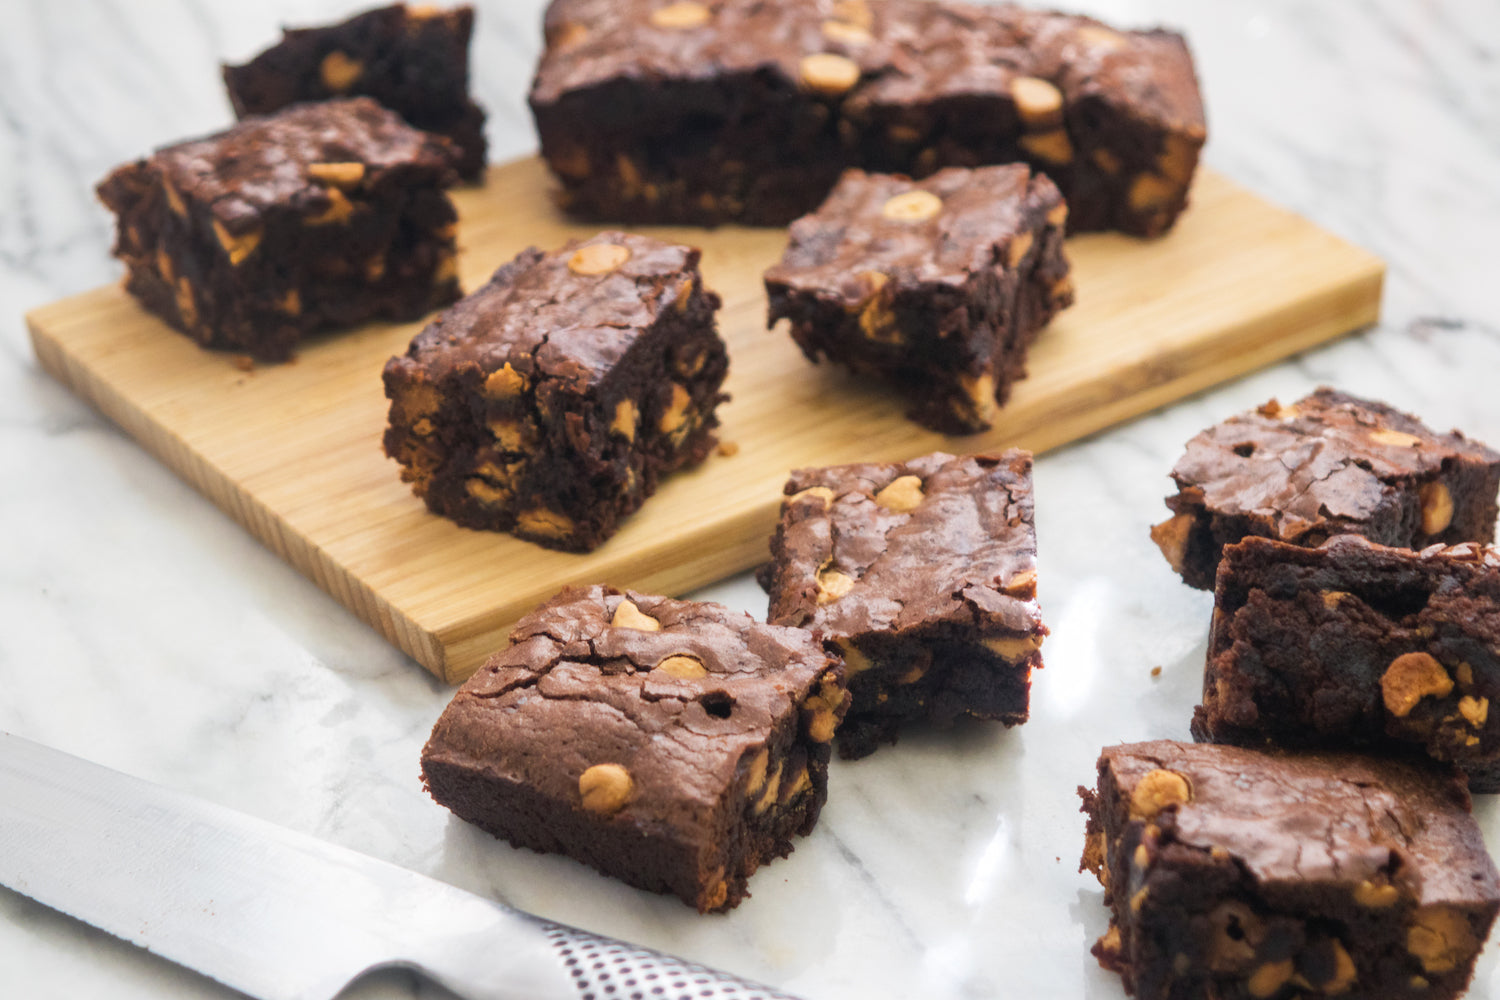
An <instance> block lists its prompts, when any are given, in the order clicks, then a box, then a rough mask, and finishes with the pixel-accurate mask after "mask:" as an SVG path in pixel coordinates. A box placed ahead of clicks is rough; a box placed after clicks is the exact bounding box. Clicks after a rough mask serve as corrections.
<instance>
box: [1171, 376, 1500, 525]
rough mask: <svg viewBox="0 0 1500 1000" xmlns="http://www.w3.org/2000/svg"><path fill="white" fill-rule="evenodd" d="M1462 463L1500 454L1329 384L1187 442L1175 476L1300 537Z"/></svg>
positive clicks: (1366, 511)
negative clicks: (1401, 484) (1399, 486)
mask: <svg viewBox="0 0 1500 1000" xmlns="http://www.w3.org/2000/svg"><path fill="white" fill-rule="evenodd" d="M1460 459H1467V460H1469V461H1476V462H1482V463H1486V464H1490V463H1494V462H1500V454H1496V453H1495V452H1493V451H1491V450H1490V449H1488V448H1486V447H1485V446H1484V445H1482V444H1478V443H1477V442H1473V441H1469V440H1467V439H1465V437H1464V436H1463V435H1462V434H1460V433H1459V432H1457V431H1452V432H1450V433H1447V434H1439V433H1437V432H1435V431H1433V430H1431V429H1430V428H1428V427H1427V426H1425V425H1424V424H1423V423H1422V422H1421V421H1419V420H1417V419H1416V418H1415V417H1413V416H1411V415H1409V414H1406V413H1402V412H1401V411H1399V410H1396V409H1394V408H1392V407H1390V406H1387V405H1385V404H1384V403H1377V402H1372V401H1369V400H1364V399H1359V398H1356V397H1354V396H1349V395H1346V394H1344V393H1341V392H1336V391H1335V390H1333V389H1329V388H1326V387H1325V388H1320V389H1318V390H1317V391H1316V392H1314V393H1313V394H1312V395H1311V396H1308V397H1307V398H1305V399H1301V400H1298V401H1297V402H1296V403H1294V404H1292V405H1291V406H1283V405H1281V404H1279V403H1277V402H1276V401H1275V400H1272V401H1271V402H1269V403H1267V404H1265V405H1264V406H1262V407H1260V408H1259V409H1257V410H1255V411H1254V412H1251V413H1245V414H1240V415H1238V416H1234V417H1230V418H1229V419H1228V420H1226V421H1224V422H1223V423H1221V424H1218V425H1217V426H1214V427H1211V428H1209V429H1208V430H1206V431H1204V432H1203V433H1201V434H1199V435H1198V436H1197V437H1195V438H1193V439H1192V440H1191V441H1189V442H1188V446H1187V453H1186V454H1185V455H1184V456H1183V457H1182V459H1181V460H1180V461H1179V462H1178V463H1177V466H1176V467H1175V468H1174V469H1173V470H1172V478H1173V479H1174V480H1176V482H1177V485H1178V488H1179V489H1181V490H1183V491H1188V490H1192V491H1195V492H1196V493H1198V494H1199V495H1200V497H1201V502H1202V504H1203V505H1204V506H1206V507H1207V508H1208V509H1210V510H1213V511H1216V512H1218V513H1221V514H1253V515H1257V516H1262V517H1266V518H1269V520H1270V521H1271V523H1273V524H1274V525H1275V526H1276V528H1277V534H1278V536H1279V537H1281V538H1285V539H1288V540H1295V539H1297V538H1299V537H1301V536H1303V535H1305V534H1307V533H1308V532H1310V531H1313V530H1316V529H1319V528H1326V527H1327V526H1328V525H1329V524H1330V522H1333V523H1337V522H1359V521H1364V520H1366V519H1368V518H1370V517H1371V516H1372V515H1373V514H1374V513H1375V512H1376V511H1378V510H1380V509H1381V508H1382V507H1383V506H1385V505H1387V504H1389V503H1390V502H1391V501H1390V497H1391V489H1392V485H1391V484H1393V483H1395V482H1396V481H1398V480H1402V479H1409V478H1411V477H1414V476H1415V477H1421V476H1423V475H1425V474H1429V473H1436V472H1437V471H1438V470H1439V469H1441V468H1444V467H1445V466H1447V465H1450V464H1452V463H1453V462H1454V461H1455V460H1460Z"/></svg>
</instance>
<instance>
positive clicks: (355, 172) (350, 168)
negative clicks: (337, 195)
mask: <svg viewBox="0 0 1500 1000" xmlns="http://www.w3.org/2000/svg"><path fill="white" fill-rule="evenodd" d="M307 176H309V177H311V178H312V179H313V180H315V181H319V182H321V183H323V184H332V185H334V186H335V187H341V188H352V187H357V186H358V185H359V183H360V182H361V181H363V180H364V179H365V165H364V164H363V163H309V164H308V165H307Z"/></svg>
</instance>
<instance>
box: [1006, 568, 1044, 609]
mask: <svg viewBox="0 0 1500 1000" xmlns="http://www.w3.org/2000/svg"><path fill="white" fill-rule="evenodd" d="M1001 589H1002V590H1003V591H1005V593H1007V594H1009V595H1010V596H1011V597H1019V598H1020V599H1021V600H1023V601H1029V600H1031V599H1032V598H1033V597H1035V596H1036V570H1034V569H1023V570H1022V571H1021V572H1019V573H1017V574H1016V575H1015V576H1013V577H1011V578H1010V579H1009V580H1007V581H1005V586H1004V587H1002V588H1001Z"/></svg>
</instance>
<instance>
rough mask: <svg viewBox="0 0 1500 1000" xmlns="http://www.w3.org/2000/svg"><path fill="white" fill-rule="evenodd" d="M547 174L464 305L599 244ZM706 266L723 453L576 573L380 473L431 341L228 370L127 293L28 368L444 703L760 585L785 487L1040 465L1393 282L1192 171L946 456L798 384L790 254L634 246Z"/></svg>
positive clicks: (378, 344)
mask: <svg viewBox="0 0 1500 1000" xmlns="http://www.w3.org/2000/svg"><path fill="white" fill-rule="evenodd" d="M549 188H550V182H549V180H548V178H547V175H546V172H545V170H544V168H543V167H542V165H541V164H540V162H539V161H537V160H534V159H527V160H521V161H517V162H515V163H511V164H507V165H505V166H499V167H495V168H492V170H491V172H490V175H489V179H488V183H487V184H486V185H485V186H484V187H482V188H469V189H464V190H461V191H458V192H457V193H456V194H455V200H456V201H457V202H458V205H459V212H460V215H461V218H462V222H461V229H460V242H461V245H462V256H461V268H460V270H461V274H462V278H463V281H464V287H465V288H475V287H478V286H479V285H480V284H481V283H482V282H483V281H484V280H485V279H486V278H487V277H488V276H489V274H490V272H491V271H492V270H493V269H494V268H496V267H498V266H499V265H500V264H502V263H504V262H505V261H507V260H509V259H510V258H511V257H512V256H514V255H515V253H516V252H517V251H519V250H521V249H522V248H524V247H526V246H529V245H537V246H541V247H543V248H552V247H555V246H558V245H560V244H562V243H563V242H565V241H566V240H568V239H570V238H573V237H580V236H587V235H591V234H592V233H593V232H595V231H597V229H598V228H599V227H596V226H579V225H574V224H570V223H569V222H567V221H566V220H565V219H563V218H562V217H561V216H560V215H558V214H557V212H556V211H555V210H554V209H553V208H552V205H551V201H550V199H549V197H548V191H549ZM641 231H642V232H648V233H651V234H653V235H657V236H659V237H662V238H666V239H673V240H678V241H681V242H685V243H692V244H695V245H697V246H700V247H702V248H703V272H704V277H705V283H706V284H707V285H708V286H709V287H710V288H713V289H714V290H715V291H717V292H719V293H720V295H722V296H723V298H724V309H723V312H722V313H721V314H720V326H721V330H722V333H723V335H724V337H725V340H726V341H727V342H728V344H729V351H730V359H731V364H730V375H729V382H728V386H727V388H728V390H729V392H730V393H731V394H732V395H733V399H732V401H731V402H730V403H728V404H727V405H725V406H724V407H722V408H721V409H720V415H721V418H722V420H723V427H722V428H721V430H720V439H721V440H722V441H726V442H732V443H733V444H734V445H737V446H738V451H737V453H735V454H733V455H732V456H726V455H715V456H713V457H711V458H710V459H709V460H708V461H707V462H706V463H705V464H704V465H703V466H701V467H700V468H698V469H696V470H693V471H691V472H687V473H681V474H678V475H675V476H673V477H671V478H669V479H668V480H667V481H666V482H665V483H663V485H662V488H661V490H660V491H659V492H658V493H657V495H656V496H655V497H653V498H652V499H650V500H648V501H647V503H646V505H645V507H644V508H642V510H641V511H640V512H639V513H637V514H636V515H634V516H633V517H632V518H630V519H629V520H628V521H627V522H626V524H625V526H624V527H623V528H622V529H621V531H620V532H619V534H617V535H616V536H615V537H614V538H613V539H611V540H610V541H609V542H607V543H606V544H605V545H604V546H602V547H601V548H600V549H599V550H597V551H595V552H593V553H591V554H588V555H569V554H565V553H559V552H550V551H548V550H546V549H542V548H539V547H537V546H535V545H531V544H528V543H526V542H521V541H518V540H516V539H514V538H512V537H510V536H508V535H498V534H489V533H484V532H476V531H470V530H467V529H463V528H459V527H457V526H455V525H453V524H451V523H449V522H447V521H445V520H443V519H442V518H439V517H436V516H434V515H432V514H429V513H428V512H427V510H426V508H425V507H424V506H423V505H422V503H421V502H420V501H419V500H418V499H417V498H416V497H414V496H413V495H412V494H411V492H410V490H409V489H408V488H407V486H406V485H405V484H403V483H402V482H401V481H400V479H399V477H398V469H397V466H396V465H395V463H394V462H391V461H389V460H387V459H386V458H385V457H384V456H383V455H382V454H381V450H380V437H381V433H382V432H383V430H384V428H385V415H386V400H385V398H384V395H383V391H382V388H381V382H380V371H381V367H382V366H383V365H384V363H385V361H386V359H387V358H388V357H390V356H391V355H393V354H397V353H401V352H403V351H404V350H405V348H406V345H407V342H408V341H409V340H410V339H411V337H412V336H413V335H414V334H415V333H416V332H417V330H418V329H420V324H408V325H399V326H398V325H383V324H382V325H371V326H366V327H362V328H360V329H357V330H353V331H350V332H347V333H342V334H337V335H330V336H326V337H321V338H318V339H316V340H314V341H312V342H309V343H308V344H306V345H304V347H303V349H302V350H301V351H300V353H299V354H298V356H297V358H296V360H295V361H294V362H292V363H289V364H284V365H272V366H258V367H255V368H254V369H252V370H249V371H246V370H242V368H241V367H239V366H237V365H236V363H235V362H236V359H235V358H233V357H231V356H229V355H225V354H221V353H214V352H209V351H204V350H201V349H200V348H198V347H197V346H195V345H194V344H193V343H192V342H190V341H189V340H188V339H187V338H185V337H183V336H182V335H180V334H178V333H175V332H173V331H172V330H170V329H169V328H168V327H167V326H166V325H165V324H163V323H162V322H161V321H160V320H158V319H157V318H155V317H154V316H151V315H150V314H148V313H146V312H144V311H143V310H142V309H141V308H140V307H139V306H137V305H136V303H135V302H134V300H132V299H131V298H130V297H129V296H127V295H126V294H125V293H124V292H123V291H122V290H121V289H120V288H119V287H117V286H114V287H108V288H101V289H97V290H95V291H92V292H87V293H85V294H82V295H78V296H75V297H73V298H70V299H66V300H64V301H61V302H57V303H53V304H51V305H48V306H45V307H43V308H41V309H38V310H36V311H34V312H32V313H31V314H29V315H28V317H27V321H28V324H29V326H30V329H31V334H32V343H33V346H34V348H35V350H36V354H37V357H38V359H39V360H40V362H41V363H42V365H43V366H44V367H45V368H46V369H47V370H48V371H49V372H51V373H52V374H53V375H54V376H55V377H56V378H58V379H59V380H60V381H62V382H63V383H64V384H66V385H68V386H69V387H70V388H72V389H73V390H74V391H75V392H77V393H78V394H79V395H80V396H82V397H84V398H86V399H88V400H89V401H90V402H91V403H93V404H94V405H95V406H97V407H98V408H99V409H100V410H101V411H102V412H103V413H105V414H106V415H107V416H108V417H109V418H110V419H112V420H114V421H115V422H117V423H118V424H119V425H120V426H121V427H123V428H124V429H125V430H126V431H128V432H129V433H130V434H132V435H133V436H134V437H135V438H137V439H138V440H139V441H140V442H141V443H142V444H143V445H144V446H145V447H146V448H147V449H148V450H149V451H150V452H151V453H152V454H154V455H156V456H157V457H158V458H159V459H160V460H161V461H163V462H165V463H166V464H167V465H169V466H170V467H171V468H172V469H174V470H175V471H176V472H177V473H178V474H180V475H181V476H183V477H184V478H185V479H187V480H188V482H190V483H192V484H193V485H194V486H195V487H196V488H197V489H198V490H200V491H201V492H202V493H203V494H204V495H205V496H207V497H209V498H210V499H211V500H213V502H214V503H216V504H218V505H219V506H220V507H221V508H223V509H224V510H225V511H226V512H228V513H229V514H230V515H231V516H232V517H234V518H235V519H236V520H237V521H239V522H240V523H241V524H243V525H244V526H245V527H246V528H247V529H248V530H250V531H251V532H252V533H253V534H254V535H255V536H256V537H257V538H259V539H260V540H261V541H262V542H264V543H265V544H266V545H267V546H269V547H270V548H271V549H272V550H273V551H275V552H276V553H277V554H278V555H280V556H281V557H282V558H283V559H285V560H287V561H288V562H289V563H291V564H292V565H293V566H295V567H296V568H297V569H298V570H299V571H301V572H302V573H304V574H306V575H307V576H309V577H310V578H311V579H313V580H314V581H315V582H316V583H317V584H318V586H320V587H322V588H323V589H324V590H326V591H328V592H329V593H330V594H332V595H333V596H334V597H335V598H337V599H338V600H339V601H340V602H342V603H343V604H344V605H346V606H347V607H348V608H349V609H350V610H352V611H353V612H354V613H355V614H357V615H359V617H360V618H362V619H364V620H365V621H366V622H368V623H370V624H371V625H372V626H374V627H375V628H376V629H377V630H379V631H380V633H381V634H382V635H384V636H385V637H386V638H388V639H389V640H390V641H391V642H393V643H395V644H396V645H397V646H399V647H400V648H401V649H403V650H405V651H406V652H407V653H409V654H410V655H411V656H413V657H415V658H416V659H417V660H418V661H420V662H421V663H422V664H423V665H424V666H426V667H427V668H428V669H429V670H431V671H433V672H434V673H435V674H437V675H438V676H440V677H443V678H445V679H446V680H448V681H449V682H451V683H458V682H459V681H461V680H463V679H464V678H465V677H467V676H468V675H469V674H470V673H472V672H473V671H474V670H475V669H476V668H477V667H478V666H479V664H480V663H481V662H483V660H484V659H485V657H486V656H488V654H489V653H490V652H492V651H493V650H494V649H496V648H498V647H499V646H500V645H502V644H503V642H504V637H505V635H506V632H507V631H508V629H509V628H510V626H511V625H512V623H514V622H515V620H516V619H517V618H518V617H520V616H521V615H522V614H524V613H525V612H526V611H528V610H530V609H531V608H532V607H533V606H535V605H536V604H537V603H539V602H541V601H542V600H545V599H546V598H548V597H550V596H551V595H552V594H553V593H555V592H556V591H557V590H559V589H560V588H561V587H563V586H564V585H566V584H570V583H592V582H600V581H602V582H608V583H612V584H615V585H617V586H628V587H634V588H638V589H641V590H646V591H654V592H657V593H665V594H679V593H682V592H684V591H687V590H690V589H692V588H694V587H698V586H701V585H703V584H706V583H709V582H712V581H714V580H717V579H720V578H722V577H725V576H728V575H730V574H732V573H735V572H737V571H740V570H743V569H746V568H748V567H751V566H754V565H756V564H757V563H758V562H760V561H761V560H762V559H763V558H764V556H765V553H766V542H767V537H768V535H769V533H770V531H771V529H772V526H773V525H774V522H775V516H776V511H777V507H778V503H779V497H780V493H781V485H782V482H783V481H784V480H785V478H786V474H787V471H788V470H789V469H791V468H793V467H795V466H802V465H815V464H829V463H837V462H847V461H858V460H878V459H899V458H906V457H910V456H913V455H918V454H922V453H924V452H927V451H932V450H934V449H939V448H941V449H945V450H950V451H954V450H958V451H975V450H980V449H984V448H993V447H1000V446H1010V445H1019V446H1023V447H1027V448H1031V449H1032V450H1034V451H1043V450H1045V449H1048V448H1055V447H1057V446H1059V445H1062V444H1065V443H1067V442H1069V441H1073V440H1075V439H1077V438H1080V437H1083V436H1085V435H1087V434H1091V433H1093V432H1095V431H1098V430H1101V429H1103V428H1106V427H1109V426H1111V425H1112V424H1115V423H1118V422H1120V421H1122V420H1125V419H1128V418H1130V417H1133V416H1135V415H1137V414H1140V413H1144V412H1146V411H1148V410H1151V409H1154V408H1156V407H1159V406H1162V405H1163V404H1165V403H1168V402H1171V401H1172V400H1175V399H1178V398H1180V397H1182V396H1185V395H1188V394H1190V393H1193V392H1196V391H1198V390H1201V389H1204V388H1206V387H1208V386H1210V385H1213V384H1215V383H1217V382H1220V381H1223V380H1226V379H1229V378H1232V377H1234V376H1236V375H1240V374H1242V373H1244V372H1248V371H1251V370H1253V369H1255V368H1259V367H1262V366H1265V365H1267V364H1270V363H1271V362H1273V361H1277V360H1279V359H1281V358H1284V357H1286V356H1288V355H1291V354H1294V353H1296V352H1298V351H1301V350H1304V349H1306V348H1308V347H1311V346H1312V345H1314V344H1317V343H1320V342H1322V341H1326V340H1330V339H1332V338H1335V337H1338V336H1340V335H1342V334H1344V333H1347V332H1350V331H1352V330H1355V329H1358V328H1360V327H1362V326H1366V325H1368V324H1370V323H1373V322H1374V321H1375V320H1376V318H1377V316H1378V314H1379V303H1380V288H1381V280H1382V277H1383V274H1384V266H1383V264H1382V263H1381V261H1380V260H1379V259H1377V258H1375V257H1374V256H1372V255H1371V254H1369V253H1367V252H1365V251H1363V250H1360V249H1358V248H1356V247H1353V246H1351V245H1349V244H1347V243H1345V242H1343V241H1341V240H1339V239H1338V238H1336V237H1334V236H1332V235H1330V234H1328V233H1326V232H1324V231H1322V230H1320V229H1318V228H1317V227H1316V226H1314V225H1313V224H1312V223H1310V222H1308V221H1306V220H1305V219H1302V218H1300V217H1298V216H1296V215H1293V214H1291V213H1289V212H1286V211H1284V210H1282V209H1279V208H1276V207H1274V206H1272V205H1269V204H1267V203H1266V202H1264V201H1262V200H1261V199H1259V198H1257V197H1256V196H1255V195H1253V194H1251V193H1250V192H1248V191H1246V190H1244V189H1243V188H1240V187H1238V186H1236V185H1235V184H1233V183H1232V182H1230V181H1228V180H1226V179H1224V178H1223V177H1220V176H1218V175H1215V174H1213V173H1212V172H1208V171H1200V174H1199V177H1198V180H1197V182H1196V186H1195V188H1194V192H1193V204H1192V207H1191V208H1190V209H1189V211H1188V212H1187V213H1186V214H1185V215H1184V216H1183V217H1182V220H1181V222H1180V223H1179V224H1178V226H1177V228H1176V229H1175V230H1174V231H1173V232H1172V233H1171V234H1170V235H1168V236H1167V237H1165V238H1163V239H1160V240H1156V241H1153V242H1142V241H1139V240H1134V239H1131V238H1128V237H1123V236H1118V235H1113V234H1096V235H1089V236H1082V237H1077V238H1075V239H1072V240H1070V241H1069V244H1068V252H1069V255H1070V257H1071V259H1072V261H1073V267H1074V282H1075V285H1076V288H1077V295H1078V303H1077V305H1075V306H1074V307H1073V308H1072V309H1070V310H1068V311H1066V312H1065V313H1063V314H1062V315H1061V316H1060V317H1059V318H1058V320H1057V321H1056V322H1054V323H1053V324H1052V326H1051V327H1050V328H1049V329H1048V330H1046V331H1045V332H1044V333H1043V334H1042V336H1041V338H1040V340H1039V341H1038V342H1037V345H1036V347H1035V348H1034V349H1033V350H1032V353H1031V360H1030V364H1029V368H1030V373H1031V374H1030V377H1029V378H1027V379H1026V380H1024V381H1022V382H1020V383H1019V384H1018V385H1017V386H1016V389H1015V392H1014V394H1013V396H1012V399H1011V401H1010V403H1009V404H1008V405H1007V406H1006V408H1005V410H1004V411H1003V412H1002V414H1001V418H1000V421H999V422H998V424H997V426H996V427H995V428H994V430H992V431H991V432H989V433H987V434H984V435H978V436H974V437H968V438H944V437H942V436H940V435H937V434H933V433H930V432H927V431H924V430H923V429H922V428H920V427H918V426H916V425H915V424H912V423H910V422H909V421H907V420H905V419H904V418H903V417H902V406H901V402H900V400H899V399H897V398H894V397H892V396H891V395H890V394H888V393H887V392H885V391H884V390H883V389H882V387H881V386H880V385H878V384H868V383H864V382H861V381H858V380H856V379H854V378H852V377H851V376H849V375H847V374H845V373H843V372H841V371H839V370H836V369H834V368H832V367H829V366H826V365H824V366H817V367H814V366H812V365H810V364H808V363H807V361H806V360H804V359H803V357H802V356H801V354H800V353H799V352H798V351H797V349H796V347H795V345H794V344H792V342H791V340H790V338H789V337H787V336H786V335H785V333H784V332H783V331H780V330H778V331H776V332H774V333H773V332H767V331H766V329H765V294H764V289H763V287H762V285H761V280H760V275H761V272H762V270H763V269H764V268H765V267H767V266H768V265H769V264H771V263H772V262H774V261H775V260H776V259H777V258H778V256H779V255H780V252H781V249H782V246H783V245H784V242H785V234H784V232H783V231H781V230H767V229H759V230H756V229H738V228H723V229H717V230H701V229H675V228H674V229H659V230H653V229H643V230H641Z"/></svg>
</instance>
